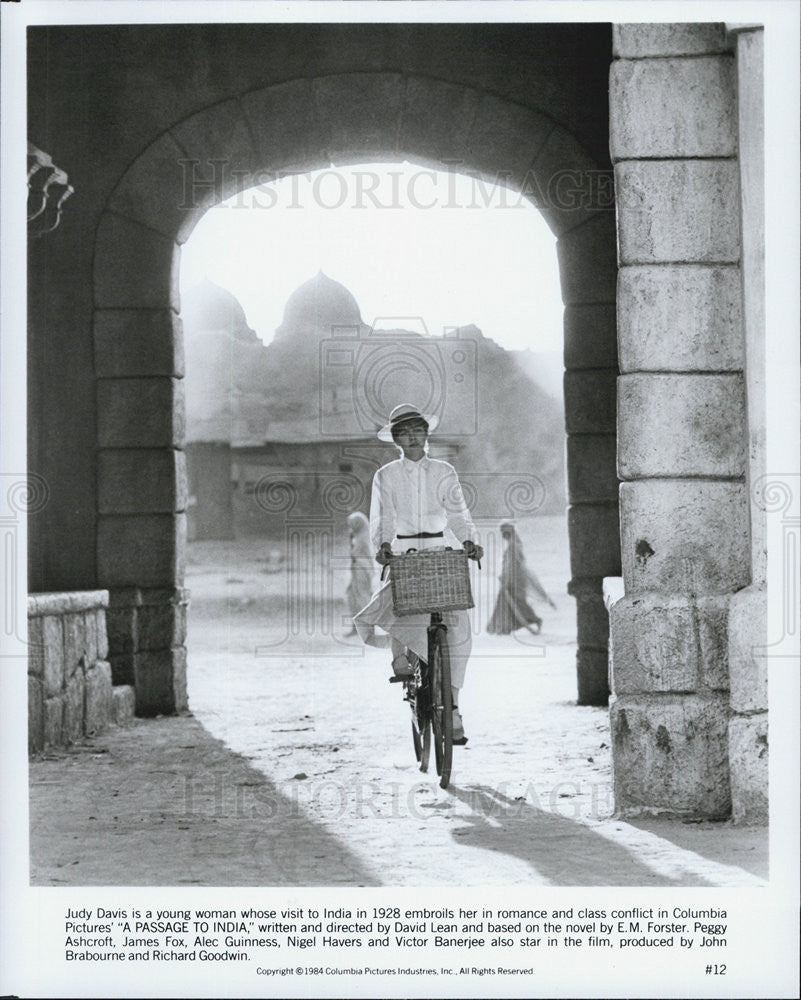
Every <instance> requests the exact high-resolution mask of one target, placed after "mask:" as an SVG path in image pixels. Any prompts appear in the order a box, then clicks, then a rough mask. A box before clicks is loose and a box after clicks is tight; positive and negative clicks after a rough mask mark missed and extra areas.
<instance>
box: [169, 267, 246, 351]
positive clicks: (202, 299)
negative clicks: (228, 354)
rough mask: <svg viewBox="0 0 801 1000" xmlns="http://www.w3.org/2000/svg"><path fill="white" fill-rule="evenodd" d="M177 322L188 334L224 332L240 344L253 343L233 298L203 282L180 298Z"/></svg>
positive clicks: (244, 319) (242, 315) (222, 290)
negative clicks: (211, 331)
mask: <svg viewBox="0 0 801 1000" xmlns="http://www.w3.org/2000/svg"><path fill="white" fill-rule="evenodd" d="M181 319H182V320H183V324H184V329H185V330H186V331H187V332H188V333H190V334H191V333H194V332H196V331H201V330H204V331H208V330H224V331H225V332H226V333H230V334H231V335H232V336H234V337H237V338H238V339H240V340H252V339H256V334H255V333H254V331H253V330H251V329H250V327H249V326H248V321H247V317H246V316H245V310H244V309H243V308H242V306H241V305H240V303H239V300H238V299H237V298H236V296H235V295H232V294H231V293H230V292H229V291H228V290H227V289H226V288H221V287H220V286H219V285H215V284H214V282H212V281H209V279H208V278H204V279H203V281H202V282H201V283H200V284H199V285H198V286H197V287H195V288H193V289H191V290H190V291H189V292H187V293H186V295H184V297H183V302H182V303H181Z"/></svg>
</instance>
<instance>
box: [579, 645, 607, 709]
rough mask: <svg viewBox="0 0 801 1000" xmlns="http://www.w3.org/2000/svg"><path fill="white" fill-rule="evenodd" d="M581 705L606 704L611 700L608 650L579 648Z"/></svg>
mask: <svg viewBox="0 0 801 1000" xmlns="http://www.w3.org/2000/svg"><path fill="white" fill-rule="evenodd" d="M576 674H577V679H578V704H579V705H606V704H607V703H608V701H609V663H608V657H607V653H606V650H600V649H579V651H578V653H577V654H576Z"/></svg>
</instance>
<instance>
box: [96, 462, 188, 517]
mask: <svg viewBox="0 0 801 1000" xmlns="http://www.w3.org/2000/svg"><path fill="white" fill-rule="evenodd" d="M98 459H99V466H98V507H99V511H100V513H101V514H151V513H152V514H159V513H163V514H168V513H171V512H173V511H182V510H185V509H186V455H185V454H184V452H183V451H177V450H175V449H173V448H147V449H145V448H124V449H120V450H111V449H102V450H101V451H100V453H99V455H98Z"/></svg>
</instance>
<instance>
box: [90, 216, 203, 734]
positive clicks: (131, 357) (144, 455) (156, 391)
mask: <svg viewBox="0 0 801 1000" xmlns="http://www.w3.org/2000/svg"><path fill="white" fill-rule="evenodd" d="M142 262H146V265H144V266H143V264H142ZM176 262H177V248H176V246H175V244H174V243H172V242H171V241H169V240H167V239H166V238H165V237H163V236H161V235H160V234H158V233H157V232H155V231H154V230H153V229H151V228H149V227H148V226H145V225H142V224H140V223H138V222H134V221H131V220H129V219H126V218H124V217H122V216H119V215H116V214H114V213H113V212H108V213H107V214H106V215H105V216H104V217H103V220H102V221H101V223H100V227H99V230H98V240H97V251H96V258H95V306H96V308H95V319H94V346H95V374H96V376H97V383H96V384H97V429H98V445H99V453H98V482H97V504H98V537H97V575H98V579H99V581H100V582H101V584H102V586H103V587H104V588H106V589H107V590H108V591H109V609H108V635H109V660H110V662H111V668H112V677H113V680H114V683H115V684H133V685H134V688H135V691H136V712H137V714H138V715H157V714H166V713H172V712H178V711H182V710H185V709H186V707H187V698H186V649H185V646H184V642H185V637H186V602H187V593H186V591H185V590H183V589H182V587H181V584H182V582H183V576H184V549H185V544H186V513H185V511H186V499H187V498H186V462H185V455H184V451H183V445H184V438H185V428H184V395H183V374H184V371H183V353H182V337H181V330H180V321H179V320H178V317H177V312H178V300H177V292H176V288H175V280H174V278H175V275H176V272H177V267H176ZM171 275H172V278H173V280H170V276H171Z"/></svg>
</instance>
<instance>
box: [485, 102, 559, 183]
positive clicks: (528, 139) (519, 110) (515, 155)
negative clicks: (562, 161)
mask: <svg viewBox="0 0 801 1000" xmlns="http://www.w3.org/2000/svg"><path fill="white" fill-rule="evenodd" d="M553 127H554V126H553V122H552V120H551V119H550V118H548V117H547V116H546V115H543V114H542V113H541V112H539V111H534V110H531V109H529V108H524V107H522V106H521V105H519V104H512V103H510V102H508V101H503V100H500V99H499V98H497V97H495V96H494V95H493V94H486V93H485V94H482V95H481V100H480V102H479V105H478V108H477V110H476V116H475V118H474V120H473V123H472V125H471V127H470V137H469V139H468V147H469V150H470V166H471V168H473V169H475V170H478V171H481V172H482V173H483V174H484V176H486V177H487V178H488V179H489V180H497V181H498V182H499V183H512V184H513V185H514V186H515V187H518V188H520V189H521V190H522V191H524V192H525V191H527V190H528V187H529V182H530V181H531V180H532V179H533V175H532V174H530V173H529V168H530V167H531V165H532V163H533V162H534V159H535V157H536V156H537V154H538V153H539V152H540V150H541V149H542V147H543V143H544V142H545V140H546V139H547V137H548V136H549V135H550V133H551V132H552V131H553ZM499 163H500V164H503V167H502V171H503V173H500V174H499V173H498V164H499ZM538 187H539V185H538Z"/></svg>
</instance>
